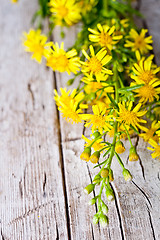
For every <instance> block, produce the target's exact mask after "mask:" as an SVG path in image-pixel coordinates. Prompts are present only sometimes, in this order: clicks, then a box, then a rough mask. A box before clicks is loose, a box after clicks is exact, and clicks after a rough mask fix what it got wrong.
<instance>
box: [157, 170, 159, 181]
mask: <svg viewBox="0 0 160 240" xmlns="http://www.w3.org/2000/svg"><path fill="white" fill-rule="evenodd" d="M157 178H158V180H159V181H160V176H159V172H158V174H157Z"/></svg>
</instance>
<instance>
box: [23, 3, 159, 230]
mask: <svg viewBox="0 0 160 240" xmlns="http://www.w3.org/2000/svg"><path fill="white" fill-rule="evenodd" d="M39 3H40V9H39V10H38V11H37V12H36V14H35V16H34V18H33V20H36V19H37V18H38V29H36V30H34V29H31V30H30V31H29V32H28V33H26V32H25V33H24V35H23V44H24V46H25V50H26V51H27V52H31V53H32V58H33V59H35V60H36V61H37V62H38V63H41V60H42V58H44V59H45V61H46V66H48V67H50V68H52V70H53V71H59V72H67V73H68V74H70V73H73V74H74V77H73V78H71V79H70V80H69V81H68V82H67V84H68V85H72V83H73V82H74V81H75V80H77V81H78V86H77V88H73V89H72V90H71V89H69V90H67V88H61V89H60V91H58V92H57V91H56V90H55V91H54V99H55V101H56V104H57V107H58V110H59V111H60V112H61V113H62V115H63V117H64V118H65V119H66V120H67V121H68V122H71V123H81V122H84V126H85V127H86V128H89V129H90V138H87V137H86V136H84V135H82V138H83V140H84V141H85V144H84V151H83V152H82V153H81V155H80V159H81V160H82V161H86V162H88V161H90V162H91V163H93V164H94V168H97V169H99V171H98V173H97V174H96V176H95V177H94V179H93V182H92V183H91V184H89V185H88V186H86V187H85V188H84V191H85V192H86V193H87V194H90V193H91V192H92V191H94V189H95V187H97V186H99V188H100V190H99V193H98V195H95V197H94V198H92V199H91V200H90V201H89V204H90V205H93V204H95V203H97V206H98V210H97V213H96V214H95V215H94V217H93V223H95V224H96V223H98V222H100V224H101V225H102V226H105V225H106V224H107V223H108V218H107V212H108V207H107V205H106V204H105V202H104V199H102V192H103V191H105V194H106V198H107V200H108V201H111V200H113V199H114V192H113V190H112V187H111V184H110V182H112V181H113V180H114V172H113V170H112V166H111V164H112V160H113V157H114V156H115V157H116V159H117V161H118V163H119V164H120V166H121V168H122V174H123V176H124V179H125V180H126V181H129V180H131V179H132V175H131V173H130V172H129V170H128V169H126V167H125V165H124V163H123V160H122V159H121V156H120V155H121V154H122V153H123V152H124V151H125V150H126V148H125V145H124V143H123V139H128V140H129V143H130V149H129V161H137V160H138V159H139V156H138V153H137V150H136V147H135V146H134V145H133V143H132V136H133V135H135V134H137V135H138V136H139V137H141V138H143V139H144V141H147V142H148V143H149V144H150V145H151V147H148V149H149V150H151V151H152V154H151V155H152V157H153V158H158V159H160V121H158V120H159V117H160V101H159V96H160V78H159V76H158V74H159V72H160V67H158V66H157V65H156V64H155V62H154V55H153V52H152V49H153V47H152V42H153V41H152V36H150V35H149V34H148V30H147V29H138V28H137V27H136V26H135V24H134V22H133V16H134V15H138V16H141V14H140V13H139V12H138V11H137V10H135V9H134V8H132V4H131V0H101V1H100V0H49V1H48V0H39ZM45 17H47V18H48V19H49V32H48V36H46V35H44V34H42V32H41V29H40V28H39V27H42V25H43V21H42V19H43V18H45ZM79 21H81V30H80V31H79V33H78V35H77V40H76V41H75V44H74V46H73V47H72V48H70V49H68V50H67V51H66V50H65V47H64V43H63V42H62V43H61V44H60V45H59V44H58V43H57V42H53V41H51V38H50V35H51V33H52V31H53V29H54V27H55V26H56V25H59V26H60V27H61V29H62V31H61V35H62V37H64V32H63V27H70V26H72V25H73V24H77V23H78V22H79Z"/></svg>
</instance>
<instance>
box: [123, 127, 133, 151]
mask: <svg viewBox="0 0 160 240" xmlns="http://www.w3.org/2000/svg"><path fill="white" fill-rule="evenodd" d="M123 126H124V128H125V130H126V133H127V137H128V140H129V142H130V145H131V147H133V144H132V141H131V138H130V136H129V132H128V130H127V128H126V126H125V125H124V124H123Z"/></svg>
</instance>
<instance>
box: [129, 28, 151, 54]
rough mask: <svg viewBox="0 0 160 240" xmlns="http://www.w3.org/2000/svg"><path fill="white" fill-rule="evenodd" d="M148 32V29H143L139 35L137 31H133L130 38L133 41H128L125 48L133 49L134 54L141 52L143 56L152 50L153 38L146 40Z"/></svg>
mask: <svg viewBox="0 0 160 240" xmlns="http://www.w3.org/2000/svg"><path fill="white" fill-rule="evenodd" d="M147 32H148V30H147V29H142V30H141V32H140V34H138V33H137V32H136V30H135V29H131V31H130V32H129V36H128V38H130V39H131V40H132V41H129V40H127V41H126V44H125V45H124V46H125V47H129V48H131V49H132V51H133V52H134V51H136V50H139V51H140V52H141V53H142V54H145V53H147V52H148V51H149V50H152V49H153V47H152V46H151V45H150V44H151V43H152V42H153V40H152V36H149V37H146V38H145V35H146V33H147Z"/></svg>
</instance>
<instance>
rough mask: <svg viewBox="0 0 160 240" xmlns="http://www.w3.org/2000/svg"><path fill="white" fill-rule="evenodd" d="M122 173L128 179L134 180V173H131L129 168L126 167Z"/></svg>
mask: <svg viewBox="0 0 160 240" xmlns="http://www.w3.org/2000/svg"><path fill="white" fill-rule="evenodd" d="M122 174H123V177H124V179H125V180H126V181H131V180H132V175H131V173H130V172H129V170H128V169H126V168H124V169H123V172H122Z"/></svg>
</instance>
